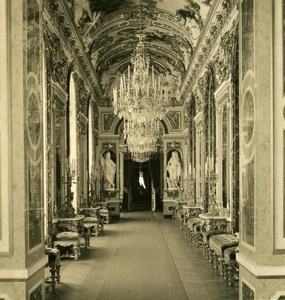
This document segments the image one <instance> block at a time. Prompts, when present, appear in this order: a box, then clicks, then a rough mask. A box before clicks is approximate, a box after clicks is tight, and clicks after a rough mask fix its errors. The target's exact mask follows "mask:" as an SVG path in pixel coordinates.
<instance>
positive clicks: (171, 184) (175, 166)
mask: <svg viewBox="0 0 285 300" xmlns="http://www.w3.org/2000/svg"><path fill="white" fill-rule="evenodd" d="M166 170H167V171H168V173H169V177H167V184H168V188H170V189H176V188H179V181H180V174H181V163H180V159H179V156H178V152H177V151H173V152H172V154H171V157H170V159H169V161H168V163H167V168H166Z"/></svg>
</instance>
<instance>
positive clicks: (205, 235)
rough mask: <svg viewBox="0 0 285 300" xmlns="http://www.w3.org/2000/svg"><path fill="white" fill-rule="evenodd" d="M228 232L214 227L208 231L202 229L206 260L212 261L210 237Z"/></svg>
mask: <svg viewBox="0 0 285 300" xmlns="http://www.w3.org/2000/svg"><path fill="white" fill-rule="evenodd" d="M223 233H226V232H225V231H223V230H220V229H212V230H208V231H201V238H202V244H203V246H204V247H203V254H204V257H205V259H206V260H208V261H209V262H212V256H211V251H210V247H209V239H210V237H212V236H214V235H217V234H223Z"/></svg>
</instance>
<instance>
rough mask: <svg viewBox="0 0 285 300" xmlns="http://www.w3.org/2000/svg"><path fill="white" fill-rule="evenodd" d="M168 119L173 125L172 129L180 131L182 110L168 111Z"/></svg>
mask: <svg viewBox="0 0 285 300" xmlns="http://www.w3.org/2000/svg"><path fill="white" fill-rule="evenodd" d="M166 117H167V119H168V121H169V123H170V125H171V130H172V131H179V130H180V129H181V112H180V111H170V112H168V113H167V116H166Z"/></svg>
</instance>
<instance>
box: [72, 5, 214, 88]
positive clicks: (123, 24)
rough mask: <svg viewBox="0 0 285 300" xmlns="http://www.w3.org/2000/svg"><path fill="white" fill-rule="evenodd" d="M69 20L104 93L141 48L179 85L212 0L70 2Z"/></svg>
mask: <svg viewBox="0 0 285 300" xmlns="http://www.w3.org/2000/svg"><path fill="white" fill-rule="evenodd" d="M68 3H69V7H70V9H71V14H72V15H73V18H74V22H75V24H76V26H77V28H78V31H79V32H80V34H81V36H82V40H83V42H84V44H85V47H86V53H87V54H88V55H90V58H91V61H92V64H93V67H94V69H95V71H96V73H97V75H98V77H99V81H100V82H101V85H102V88H103V90H106V89H107V88H108V89H110V86H111V85H112V83H113V82H115V78H116V77H117V75H119V74H121V73H123V72H124V71H125V70H126V69H127V66H128V64H129V62H130V59H131V55H132V53H133V51H134V48H135V46H136V44H137V42H138V35H137V34H138V33H142V34H143V35H144V44H145V47H146V49H147V52H148V54H149V56H150V60H151V62H152V64H153V65H154V67H155V69H156V71H158V72H162V73H163V72H167V73H168V74H170V75H171V76H172V78H173V82H175V83H176V84H180V83H181V78H182V77H183V75H184V74H185V72H186V70H187V67H188V65H189V62H190V60H191V56H192V54H193V51H194V49H195V46H196V44H197V41H198V39H199V35H200V33H201V31H202V30H203V26H204V24H205V22H206V19H207V15H208V12H209V9H210V7H211V4H212V0H175V1H174V0H157V1H155V0H89V1H88V0H69V1H68Z"/></svg>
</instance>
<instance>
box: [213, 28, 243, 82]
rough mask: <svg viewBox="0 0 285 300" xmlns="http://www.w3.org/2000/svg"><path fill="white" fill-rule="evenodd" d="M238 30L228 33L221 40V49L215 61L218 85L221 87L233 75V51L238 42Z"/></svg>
mask: <svg viewBox="0 0 285 300" xmlns="http://www.w3.org/2000/svg"><path fill="white" fill-rule="evenodd" d="M236 34H237V33H236V30H235V29H234V30H231V31H228V32H226V33H225V34H224V35H223V37H222V38H221V42H220V47H219V49H218V52H217V54H216V57H215V59H214V64H215V73H216V78H217V83H218V85H220V84H221V83H222V82H223V81H225V80H227V79H228V78H229V77H230V75H231V73H232V64H233V54H234V53H233V49H234V47H235V41H236Z"/></svg>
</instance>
